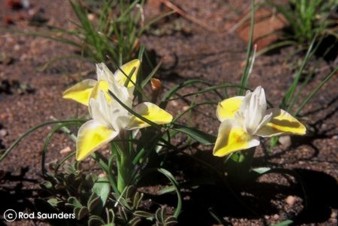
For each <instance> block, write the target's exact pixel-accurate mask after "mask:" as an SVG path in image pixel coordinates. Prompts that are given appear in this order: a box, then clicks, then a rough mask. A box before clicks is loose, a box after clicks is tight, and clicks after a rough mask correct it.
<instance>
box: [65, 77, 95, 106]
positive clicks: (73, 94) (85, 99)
mask: <svg viewBox="0 0 338 226" xmlns="http://www.w3.org/2000/svg"><path fill="white" fill-rule="evenodd" d="M96 83H97V81H95V80H93V79H85V80H83V81H82V82H79V83H77V84H75V85H74V86H72V87H70V88H69V89H67V90H66V91H64V92H63V98H65V99H71V100H75V101H77V102H79V103H81V104H84V105H86V106H88V103H89V98H90V96H91V93H92V90H93V88H94V86H95V85H96Z"/></svg>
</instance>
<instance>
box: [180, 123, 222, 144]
mask: <svg viewBox="0 0 338 226" xmlns="http://www.w3.org/2000/svg"><path fill="white" fill-rule="evenodd" d="M173 129H174V130H177V131H180V132H182V133H184V134H186V135H188V136H189V137H191V138H192V139H194V140H196V141H197V142H199V143H201V144H204V145H211V144H214V143H215V141H216V137H215V136H212V135H210V134H207V133H205V132H203V131H201V130H198V129H196V128H190V127H187V126H183V125H178V124H177V125H175V126H174V128H173Z"/></svg>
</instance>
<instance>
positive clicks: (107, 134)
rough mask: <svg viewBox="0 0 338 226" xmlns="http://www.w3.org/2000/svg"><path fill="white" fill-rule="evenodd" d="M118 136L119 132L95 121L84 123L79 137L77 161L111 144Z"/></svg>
mask: <svg viewBox="0 0 338 226" xmlns="http://www.w3.org/2000/svg"><path fill="white" fill-rule="evenodd" d="M118 134H119V131H115V130H112V129H110V128H109V127H106V126H105V125H102V124H100V123H98V122H97V121H95V120H90V121H88V122H86V123H84V124H83V125H82V126H81V127H80V129H79V132H78V135H77V141H76V160H77V161H81V160H83V159H85V158H86V157H87V156H88V155H90V154H91V153H93V152H94V151H96V150H97V149H99V148H100V147H102V146H103V145H105V144H107V143H109V142H110V141H111V140H112V139H114V138H115V137H116V136H117V135H118Z"/></svg>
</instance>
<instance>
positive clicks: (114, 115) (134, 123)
mask: <svg viewBox="0 0 338 226" xmlns="http://www.w3.org/2000/svg"><path fill="white" fill-rule="evenodd" d="M126 89H127V87H125V86H122V85H119V84H118V85H116V86H115V90H110V92H112V93H113V94H114V95H117V94H118V93H119V94H121V93H124V94H126V95H127V96H125V97H124V98H125V99H130V97H128V94H127V93H125V92H124V91H125V90H126ZM124 104H126V106H127V107H129V108H130V109H132V110H133V111H134V112H135V113H137V114H139V115H141V116H142V117H144V118H146V119H148V120H150V121H152V122H154V123H156V124H167V123H170V122H171V121H172V119H173V117H172V115H171V114H169V113H168V112H166V111H165V110H163V109H161V108H159V107H158V106H157V105H155V104H152V103H149V102H144V103H141V104H139V105H137V106H136V107H134V108H133V107H132V102H125V103H124ZM89 113H90V115H91V117H92V119H91V120H89V121H87V122H86V123H84V124H83V125H82V126H81V127H80V129H79V131H78V136H77V142H76V160H78V161H81V160H83V159H85V158H86V157H87V156H89V155H90V154H91V153H93V152H94V151H96V150H98V149H99V148H101V147H102V146H103V145H105V144H108V143H109V142H110V141H112V140H113V139H114V138H115V137H116V136H118V135H119V134H120V132H121V131H122V130H133V129H141V128H144V127H147V126H150V125H149V124H148V123H146V122H144V121H142V120H141V119H139V118H137V117H136V116H134V115H133V114H131V113H130V112H129V111H128V110H127V109H125V108H124V107H123V106H121V105H120V104H119V103H118V102H117V101H110V100H108V99H107V97H106V94H105V92H104V91H102V90H99V91H98V96H97V98H91V99H90V102H89Z"/></svg>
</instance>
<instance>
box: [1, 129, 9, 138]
mask: <svg viewBox="0 0 338 226" xmlns="http://www.w3.org/2000/svg"><path fill="white" fill-rule="evenodd" d="M7 134H8V133H7V130H5V129H0V137H5V136H6V135H7Z"/></svg>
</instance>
